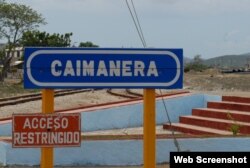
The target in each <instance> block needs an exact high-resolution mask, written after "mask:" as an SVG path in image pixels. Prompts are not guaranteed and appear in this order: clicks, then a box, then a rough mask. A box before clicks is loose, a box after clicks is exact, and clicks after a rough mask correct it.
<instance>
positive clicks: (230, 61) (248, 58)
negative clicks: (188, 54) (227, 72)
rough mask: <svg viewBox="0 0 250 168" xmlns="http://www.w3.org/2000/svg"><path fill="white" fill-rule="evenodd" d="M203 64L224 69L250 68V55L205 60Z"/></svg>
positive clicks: (225, 56)
mask: <svg viewBox="0 0 250 168" xmlns="http://www.w3.org/2000/svg"><path fill="white" fill-rule="evenodd" d="M203 63H204V64H205V65H208V66H212V67H218V68H224V69H234V68H249V67H250V53H246V54H241V55H224V56H219V57H215V58H210V59H207V60H204V61H203Z"/></svg>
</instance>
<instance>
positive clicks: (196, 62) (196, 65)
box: [184, 55, 208, 72]
mask: <svg viewBox="0 0 250 168" xmlns="http://www.w3.org/2000/svg"><path fill="white" fill-rule="evenodd" d="M207 68H208V66H206V65H204V64H203V60H202V58H201V55H195V56H194V59H193V61H192V62H190V63H188V64H186V65H185V68H184V72H188V71H190V70H194V71H200V72H201V71H203V70H205V69H207Z"/></svg>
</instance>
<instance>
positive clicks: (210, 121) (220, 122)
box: [163, 96, 250, 135]
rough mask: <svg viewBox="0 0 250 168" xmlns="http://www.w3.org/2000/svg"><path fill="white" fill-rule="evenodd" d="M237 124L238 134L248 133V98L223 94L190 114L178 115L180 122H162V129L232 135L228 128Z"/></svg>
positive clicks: (249, 108)
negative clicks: (219, 98) (218, 99)
mask: <svg viewBox="0 0 250 168" xmlns="http://www.w3.org/2000/svg"><path fill="white" fill-rule="evenodd" d="M234 126H236V127H237V126H239V133H240V134H250V98H246V97H236V96H223V97H222V101H221V102H208V103H207V108H196V109H193V110H192V115H189V116H180V123H172V125H169V124H164V125H163V128H164V129H174V130H175V131H179V132H183V133H189V134H194V135H233V132H232V131H230V128H232V127H234Z"/></svg>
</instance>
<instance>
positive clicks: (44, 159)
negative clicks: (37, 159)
mask: <svg viewBox="0 0 250 168" xmlns="http://www.w3.org/2000/svg"><path fill="white" fill-rule="evenodd" d="M42 113H43V114H49V113H54V90H53V89H43V90H42ZM53 155H54V152H53V148H52V147H46V148H41V166H40V167H41V168H53V164H54V163H53V162H54V156H53Z"/></svg>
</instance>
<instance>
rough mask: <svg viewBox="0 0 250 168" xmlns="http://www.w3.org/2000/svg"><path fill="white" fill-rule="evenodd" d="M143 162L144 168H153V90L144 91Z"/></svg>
mask: <svg viewBox="0 0 250 168" xmlns="http://www.w3.org/2000/svg"><path fill="white" fill-rule="evenodd" d="M143 104H144V117H143V118H144V119H143V120H144V122H143V149H144V151H143V160H144V168H155V163H156V160H155V158H156V155H155V145H156V133H155V123H156V121H155V89H144V92H143Z"/></svg>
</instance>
